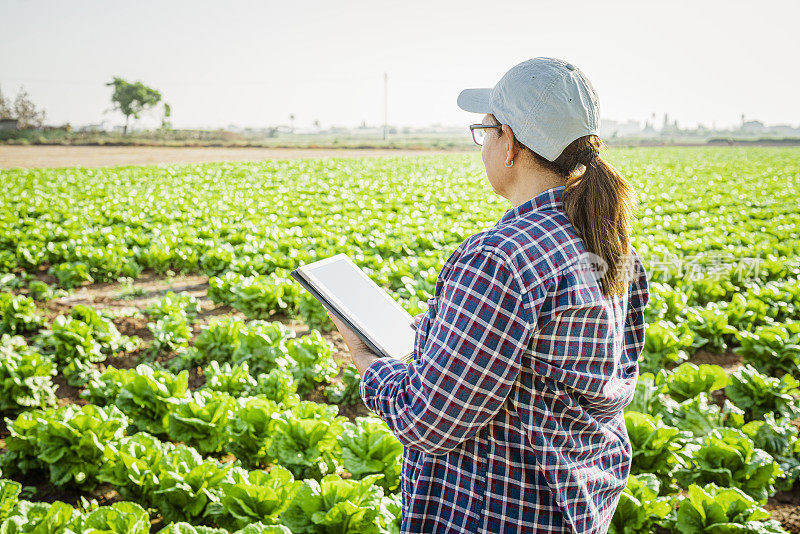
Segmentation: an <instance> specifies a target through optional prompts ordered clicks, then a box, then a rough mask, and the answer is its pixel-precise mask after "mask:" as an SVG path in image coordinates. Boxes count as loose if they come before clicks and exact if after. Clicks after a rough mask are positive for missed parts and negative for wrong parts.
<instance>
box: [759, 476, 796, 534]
mask: <svg viewBox="0 0 800 534" xmlns="http://www.w3.org/2000/svg"><path fill="white" fill-rule="evenodd" d="M764 508H765V509H766V510H767V511H768V512H769V513H770V514H772V517H771V519H777V520H778V521H780V523H781V525H782V526H783V528H785V529H786V530H787V531H788V532H789V534H800V486H797V485H795V487H794V488H792V490H791V491H782V492H778V493H776V494H775V495H774V496H773V497H770V498H769V499H767V504H766V505H765V506H764Z"/></svg>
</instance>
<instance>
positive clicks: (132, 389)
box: [115, 364, 189, 435]
mask: <svg viewBox="0 0 800 534" xmlns="http://www.w3.org/2000/svg"><path fill="white" fill-rule="evenodd" d="M188 389H189V373H188V372H187V371H181V372H180V373H179V374H177V375H174V374H172V373H170V372H168V371H164V370H157V369H153V368H152V367H150V366H148V365H145V364H140V365H138V366H136V372H135V374H134V375H133V376H132V377H131V379H130V381H129V382H127V383H125V384H124V385H122V387H121V388H120V390H119V394H118V395H117V399H116V401H115V404H116V406H117V407H118V408H119V409H120V410H122V411H123V412H124V413H125V414H127V415H128V416H129V417H130V418H131V423H132V424H133V426H134V427H135V428H136V429H137V430H139V431H146V432H150V433H151V434H155V435H165V434H166V433H167V427H168V418H169V413H170V412H171V411H172V410H173V409H174V408H175V406H177V405H178V404H180V402H181V400H182V399H185V398H187V395H188V393H187V392H188Z"/></svg>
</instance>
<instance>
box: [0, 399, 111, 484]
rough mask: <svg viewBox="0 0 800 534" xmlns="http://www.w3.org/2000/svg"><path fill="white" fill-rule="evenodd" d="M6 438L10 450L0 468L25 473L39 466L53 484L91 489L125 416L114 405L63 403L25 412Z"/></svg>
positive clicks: (10, 428)
mask: <svg viewBox="0 0 800 534" xmlns="http://www.w3.org/2000/svg"><path fill="white" fill-rule="evenodd" d="M6 421H7V422H9V431H10V432H11V435H10V436H9V437H8V438H7V439H6V447H8V450H9V452H7V453H6V454H4V455H2V456H0V463H2V467H3V469H4V470H6V469H7V468H12V469H13V470H14V471H21V472H23V473H25V472H27V471H28V470H30V469H31V468H37V467H43V468H47V469H48V470H49V472H50V482H51V483H53V484H54V485H56V486H63V485H66V484H72V485H75V486H77V487H79V488H83V489H87V490H92V489H94V487H95V486H96V485H97V474H98V472H99V468H100V463H101V462H100V460H101V459H102V457H103V451H104V447H105V444H107V443H110V442H113V441H116V440H119V439H120V438H122V436H123V435H124V431H125V427H126V425H127V418H126V417H125V415H123V414H122V412H120V411H119V410H118V409H117V408H116V407H114V406H111V407H109V408H99V407H97V406H94V405H91V404H87V405H84V406H75V405H70V404H68V405H65V406H61V407H59V408H48V409H47V410H38V409H35V410H32V411H29V412H23V413H22V414H20V415H19V417H17V419H16V421H14V422H13V423H12V422H10V420H9V419H6Z"/></svg>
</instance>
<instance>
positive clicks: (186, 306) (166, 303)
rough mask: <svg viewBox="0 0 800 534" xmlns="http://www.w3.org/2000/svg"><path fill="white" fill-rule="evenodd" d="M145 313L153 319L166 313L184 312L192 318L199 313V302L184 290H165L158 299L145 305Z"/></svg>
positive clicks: (155, 319)
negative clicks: (177, 291)
mask: <svg viewBox="0 0 800 534" xmlns="http://www.w3.org/2000/svg"><path fill="white" fill-rule="evenodd" d="M145 313H146V314H147V315H148V317H150V319H152V320H154V321H157V320H159V319H161V318H162V317H166V316H168V315H173V314H180V313H182V314H185V315H186V316H187V317H188V318H190V319H194V318H195V317H196V316H197V314H198V313H200V303H199V302H198V301H197V299H196V298H195V297H194V296H192V295H191V294H190V293H187V292H186V291H181V292H180V293H175V292H173V291H167V292H166V293H165V294H164V296H163V297H161V299H160V300H158V301H156V302H154V303H153V304H150V305H149V306H147V308H145Z"/></svg>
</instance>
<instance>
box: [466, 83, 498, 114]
mask: <svg viewBox="0 0 800 534" xmlns="http://www.w3.org/2000/svg"><path fill="white" fill-rule="evenodd" d="M491 92H492V89H491V87H482V88H480V89H464V90H463V91H461V94H459V95H458V100H457V103H458V107H460V108H461V109H463V110H464V111H470V112H472V113H491V112H492V110H491V109H489V94H490V93H491Z"/></svg>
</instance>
